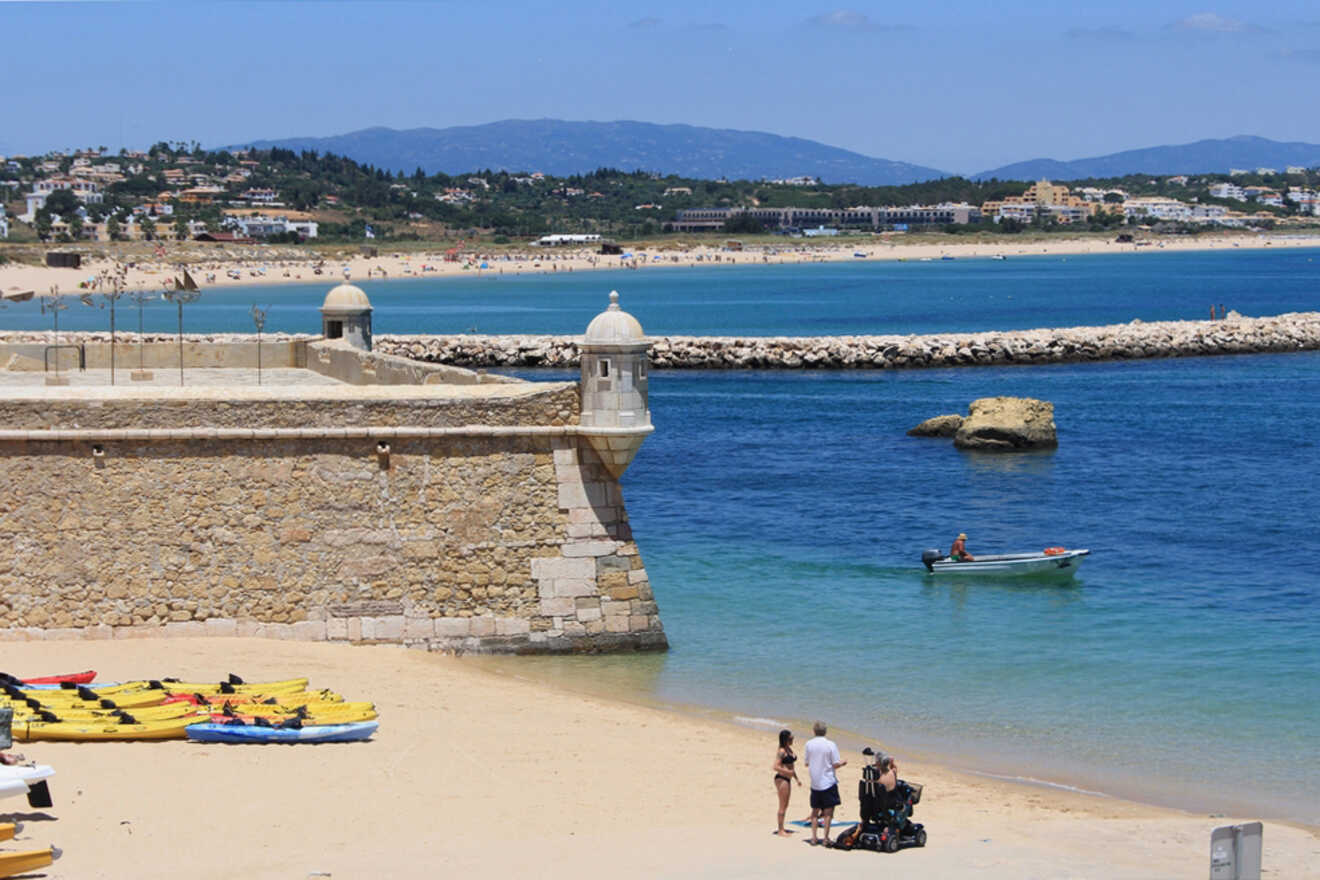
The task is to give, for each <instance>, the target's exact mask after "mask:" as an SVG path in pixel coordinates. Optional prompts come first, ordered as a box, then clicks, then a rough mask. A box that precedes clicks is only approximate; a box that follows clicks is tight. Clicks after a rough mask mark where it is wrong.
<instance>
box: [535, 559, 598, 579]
mask: <svg viewBox="0 0 1320 880" xmlns="http://www.w3.org/2000/svg"><path fill="white" fill-rule="evenodd" d="M532 577H534V578H536V579H537V580H543V579H546V578H591V579H593V580H594V579H595V577H596V560H595V559H588V558H578V559H565V558H563V557H557V556H545V557H540V558H537V559H533V560H532Z"/></svg>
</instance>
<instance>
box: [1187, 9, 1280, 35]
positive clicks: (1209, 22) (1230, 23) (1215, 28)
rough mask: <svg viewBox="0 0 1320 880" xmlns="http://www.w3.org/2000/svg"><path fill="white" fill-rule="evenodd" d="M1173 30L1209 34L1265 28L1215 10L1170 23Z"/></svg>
mask: <svg viewBox="0 0 1320 880" xmlns="http://www.w3.org/2000/svg"><path fill="white" fill-rule="evenodd" d="M1169 28H1170V29H1171V30H1175V31H1190V32H1197V33H1209V34H1245V33H1258V32H1260V31H1262V30H1264V28H1261V27H1259V26H1257V25H1254V24H1251V23H1249V22H1245V21H1239V20H1238V19H1236V18H1225V17H1224V16H1222V15H1219V14H1217V13H1214V12H1198V13H1196V14H1195V15H1189V16H1187V17H1186V18H1180V19H1178V20H1177V21H1175V22H1174V23H1173V24H1171V25H1169Z"/></svg>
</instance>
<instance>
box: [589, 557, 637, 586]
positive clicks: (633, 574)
mask: <svg viewBox="0 0 1320 880" xmlns="http://www.w3.org/2000/svg"><path fill="white" fill-rule="evenodd" d="M597 564H599V562H597ZM644 580H646V569H644V568H635V569H633V570H632V571H630V572H628V583H630V584H640V583H641V582H642V581H644Z"/></svg>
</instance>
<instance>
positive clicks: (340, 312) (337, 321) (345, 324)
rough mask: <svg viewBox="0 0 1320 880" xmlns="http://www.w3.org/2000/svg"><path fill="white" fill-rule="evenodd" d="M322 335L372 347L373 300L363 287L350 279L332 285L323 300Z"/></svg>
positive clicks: (364, 346)
mask: <svg viewBox="0 0 1320 880" xmlns="http://www.w3.org/2000/svg"><path fill="white" fill-rule="evenodd" d="M321 335H322V336H324V337H325V338H326V339H343V340H344V341H345V342H347V343H348V344H349V345H352V346H353V347H355V348H361V349H365V350H366V351H371V300H369V299H367V295H366V293H364V292H363V290H362V288H360V287H356V286H354V285H352V284H347V283H345V284H341V285H339V286H338V287H334V288H331V290H330V292H329V293H327V294H326V295H325V302H324V303H322V304H321Z"/></svg>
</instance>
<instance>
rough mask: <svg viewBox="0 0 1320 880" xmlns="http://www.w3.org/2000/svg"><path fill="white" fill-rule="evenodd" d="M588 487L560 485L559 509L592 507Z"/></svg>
mask: <svg viewBox="0 0 1320 880" xmlns="http://www.w3.org/2000/svg"><path fill="white" fill-rule="evenodd" d="M590 506H591V501H590V499H589V498H588V497H587V490H586V487H585V486H584V485H583V484H582V483H560V484H559V509H560V510H572V509H573V508H575V507H590Z"/></svg>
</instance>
